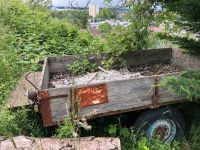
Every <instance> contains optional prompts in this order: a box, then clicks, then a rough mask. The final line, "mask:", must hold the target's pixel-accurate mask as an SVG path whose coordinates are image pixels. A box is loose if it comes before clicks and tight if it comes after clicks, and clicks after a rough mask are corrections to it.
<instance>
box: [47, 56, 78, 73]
mask: <svg viewBox="0 0 200 150" xmlns="http://www.w3.org/2000/svg"><path fill="white" fill-rule="evenodd" d="M77 60H80V58H79V57H78V56H62V57H49V58H48V61H49V70H50V73H54V72H64V71H66V67H67V65H69V64H72V63H73V62H75V61H77Z"/></svg>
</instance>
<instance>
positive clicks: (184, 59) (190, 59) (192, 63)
mask: <svg viewBox="0 0 200 150" xmlns="http://www.w3.org/2000/svg"><path fill="white" fill-rule="evenodd" d="M171 63H173V64H177V65H179V66H181V67H183V68H184V69H196V70H200V57H197V56H191V55H189V54H186V53H185V51H184V50H182V49H175V48H173V50H172V59H171Z"/></svg>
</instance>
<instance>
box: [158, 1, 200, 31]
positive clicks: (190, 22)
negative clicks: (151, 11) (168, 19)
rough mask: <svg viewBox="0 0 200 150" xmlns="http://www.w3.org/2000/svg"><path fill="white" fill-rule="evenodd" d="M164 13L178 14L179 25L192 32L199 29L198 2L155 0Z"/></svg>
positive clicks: (199, 8)
mask: <svg viewBox="0 0 200 150" xmlns="http://www.w3.org/2000/svg"><path fill="white" fill-rule="evenodd" d="M157 1H158V2H161V3H160V4H161V6H162V7H163V8H164V10H166V11H172V12H175V13H177V14H179V15H180V16H181V17H182V18H181V22H179V25H182V26H188V27H190V30H191V31H193V32H197V31H199V29H200V13H199V12H200V1H199V0H164V1H163V0H157ZM180 23H181V24H180Z"/></svg>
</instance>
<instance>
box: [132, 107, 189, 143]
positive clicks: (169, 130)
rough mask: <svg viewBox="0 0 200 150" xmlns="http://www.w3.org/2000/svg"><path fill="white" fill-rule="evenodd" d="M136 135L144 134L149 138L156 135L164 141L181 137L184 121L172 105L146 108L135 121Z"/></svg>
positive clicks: (167, 141)
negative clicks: (152, 108) (151, 108)
mask: <svg viewBox="0 0 200 150" xmlns="http://www.w3.org/2000/svg"><path fill="white" fill-rule="evenodd" d="M135 129H136V133H137V136H139V135H141V134H145V135H146V136H147V138H148V139H149V140H152V139H154V138H156V137H158V136H159V137H160V139H161V140H162V141H163V142H164V143H169V142H171V141H173V140H176V139H178V138H181V137H183V134H184V131H185V122H184V120H183V117H182V116H181V114H180V113H179V112H178V111H177V110H176V109H174V108H172V107H161V108H158V109H154V110H147V111H146V112H144V113H143V114H142V115H141V116H140V117H139V118H138V119H137V120H136V122H135Z"/></svg>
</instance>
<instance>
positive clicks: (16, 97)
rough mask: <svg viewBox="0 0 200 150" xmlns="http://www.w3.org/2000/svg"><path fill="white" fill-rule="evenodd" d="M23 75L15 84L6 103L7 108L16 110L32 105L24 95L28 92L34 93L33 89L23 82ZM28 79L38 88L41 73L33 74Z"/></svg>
mask: <svg viewBox="0 0 200 150" xmlns="http://www.w3.org/2000/svg"><path fill="white" fill-rule="evenodd" d="M25 75H26V74H24V75H23V76H22V78H21V79H20V80H19V82H18V83H17V86H16V88H15V90H14V91H13V92H12V93H11V95H10V98H9V100H8V103H7V104H6V107H7V108H16V107H22V106H29V105H31V104H32V101H31V100H28V98H27V96H26V93H27V91H28V90H30V91H35V88H34V87H33V86H32V85H31V84H30V83H28V81H26V80H25ZM28 79H29V80H30V81H31V82H32V83H33V84H34V85H35V86H36V87H37V88H39V82H40V80H41V72H34V73H31V74H29V76H28Z"/></svg>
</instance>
